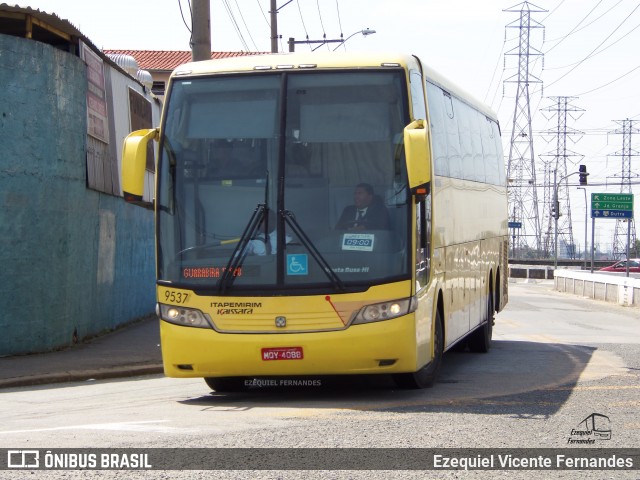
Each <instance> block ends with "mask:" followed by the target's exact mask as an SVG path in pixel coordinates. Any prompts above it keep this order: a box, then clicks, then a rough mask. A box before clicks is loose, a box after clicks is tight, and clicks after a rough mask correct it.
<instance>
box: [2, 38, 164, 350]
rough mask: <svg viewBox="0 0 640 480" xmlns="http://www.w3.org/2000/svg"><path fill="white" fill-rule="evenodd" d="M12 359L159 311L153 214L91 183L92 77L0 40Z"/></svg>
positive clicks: (5, 329) (5, 321) (35, 46)
mask: <svg viewBox="0 0 640 480" xmlns="http://www.w3.org/2000/svg"><path fill="white" fill-rule="evenodd" d="M0 87H1V88H0V305H1V310H0V312H1V313H0V332H2V333H1V334H0V356H3V355H13V354H19V353H31V352H41V351H47V350H51V349H55V348H59V347H64V346H68V345H70V344H71V343H72V337H73V334H74V331H77V335H78V337H79V338H80V339H82V338H84V337H86V336H90V335H95V334H98V333H100V332H103V331H105V330H107V329H112V328H115V327H117V326H119V325H122V324H125V323H128V322H130V321H132V320H135V319H137V318H140V317H143V316H145V315H148V314H151V313H153V310H154V306H155V291H154V283H155V282H154V279H155V261H154V240H153V238H154V237H153V215H152V212H150V211H148V210H145V209H143V208H140V207H136V206H133V205H128V204H126V203H125V202H124V200H123V199H122V198H120V197H114V196H110V195H106V194H103V193H99V192H97V191H94V190H89V189H88V188H87V186H86V158H85V145H86V131H87V127H86V99H85V92H86V73H85V65H84V63H83V62H82V61H81V60H80V59H79V58H78V57H77V56H74V55H71V54H69V53H67V52H63V51H60V50H57V49H55V48H53V47H51V46H49V45H46V44H43V43H39V42H35V41H31V40H26V39H22V38H18V37H12V36H7V35H2V34H0Z"/></svg>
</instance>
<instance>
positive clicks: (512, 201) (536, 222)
mask: <svg viewBox="0 0 640 480" xmlns="http://www.w3.org/2000/svg"><path fill="white" fill-rule="evenodd" d="M504 11H505V12H517V13H519V14H520V18H519V19H518V20H516V21H514V22H512V23H510V24H508V25H507V26H506V28H518V29H519V42H518V46H517V47H515V48H513V49H512V50H509V51H508V52H506V53H505V56H506V55H509V56H517V57H518V73H517V74H515V75H513V76H511V77H509V78H507V79H506V80H505V83H515V84H516V85H517V88H516V104H515V109H514V113H513V129H512V131H511V142H510V145H509V161H508V163H507V182H508V183H507V188H508V197H509V214H510V220H511V221H512V222H518V223H520V224H521V228H517V229H514V231H513V233H512V239H513V241H512V243H513V244H512V246H511V248H512V255H513V256H514V257H518V256H522V254H523V253H524V251H525V250H526V249H530V248H533V249H535V250H536V252H537V255H540V251H541V241H540V239H541V230H540V216H539V212H538V193H537V183H536V166H535V157H534V153H533V129H532V127H531V106H530V96H529V85H531V84H537V83H540V84H541V83H542V80H540V79H539V78H538V77H536V76H534V75H533V74H532V73H531V68H530V67H531V66H532V65H531V63H532V60H533V59H534V58H539V57H541V56H542V52H540V51H539V50H537V49H535V48H534V47H532V46H531V45H530V41H529V40H530V35H531V30H532V29H536V28H543V27H542V25H541V24H540V23H539V22H537V21H535V20H533V19H532V18H531V13H532V12H533V13H538V12H546V11H547V10H544V9H542V8H540V7H536V6H535V5H533V4H531V3H529V2H527V1H525V2H523V3H520V4H518V5H515V6H513V7H511V8H508V9H506V10H504ZM505 64H506V58H505Z"/></svg>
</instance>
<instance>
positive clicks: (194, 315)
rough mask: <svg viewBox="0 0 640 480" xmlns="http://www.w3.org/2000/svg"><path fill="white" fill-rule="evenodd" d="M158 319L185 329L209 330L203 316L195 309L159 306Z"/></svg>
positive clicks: (208, 325)
mask: <svg viewBox="0 0 640 480" xmlns="http://www.w3.org/2000/svg"><path fill="white" fill-rule="evenodd" d="M159 307H160V309H159V310H160V318H161V319H162V320H164V321H165V322H169V323H174V324H176V325H183V326H185V327H196V328H211V325H210V324H209V322H208V321H207V319H206V318H205V316H204V314H203V313H202V312H201V311H200V310H197V309H195V308H185V307H176V306H175V305H163V304H159Z"/></svg>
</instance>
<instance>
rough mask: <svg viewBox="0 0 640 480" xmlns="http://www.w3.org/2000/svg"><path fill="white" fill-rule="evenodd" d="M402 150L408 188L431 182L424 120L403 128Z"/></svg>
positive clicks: (429, 154)
mask: <svg viewBox="0 0 640 480" xmlns="http://www.w3.org/2000/svg"><path fill="white" fill-rule="evenodd" d="M404 150H405V159H406V162H407V175H408V177H409V188H411V189H412V190H413V189H414V188H416V187H418V186H421V185H425V184H427V183H429V182H430V181H431V151H430V150H429V137H428V136H427V129H426V128H425V120H414V121H413V122H411V123H410V124H409V125H407V126H406V127H405V128H404Z"/></svg>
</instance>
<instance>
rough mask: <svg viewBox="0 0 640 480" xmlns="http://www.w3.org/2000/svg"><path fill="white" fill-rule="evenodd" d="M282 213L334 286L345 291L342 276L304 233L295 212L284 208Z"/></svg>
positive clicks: (340, 290)
mask: <svg viewBox="0 0 640 480" xmlns="http://www.w3.org/2000/svg"><path fill="white" fill-rule="evenodd" d="M282 213H283V216H284V221H285V223H286V224H287V225H289V227H291V230H292V231H293V233H295V235H296V236H297V237H298V238H299V239H300V241H301V242H302V244H303V245H304V246H305V247H306V248H307V250H309V253H310V254H311V256H312V257H313V259H314V260H315V261H316V262H318V264H319V265H320V267H321V268H322V270H323V271H324V273H325V275H326V276H327V278H329V281H330V282H331V284H332V285H333V286H334V288H335V289H336V290H337V291H339V292H344V291H345V287H344V284H343V283H342V280H340V277H338V275H336V272H334V271H333V269H332V268H331V266H330V265H329V263H328V262H327V261H326V260H325V258H324V257H323V256H322V253H320V250H318V249H317V247H316V246H315V245H314V244H313V242H312V241H311V239H310V238H309V237H308V236H307V234H306V233H304V230H302V227H301V226H300V224H299V223H298V221H297V220H296V217H295V216H294V215H293V213H292V212H291V211H290V210H284V211H283V212H282Z"/></svg>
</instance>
